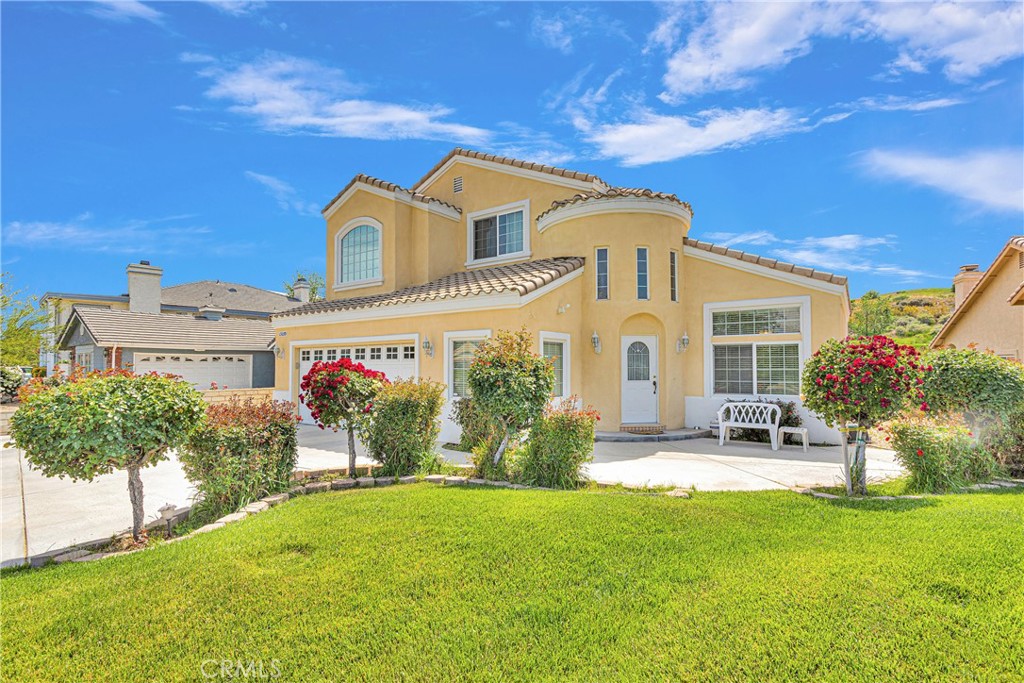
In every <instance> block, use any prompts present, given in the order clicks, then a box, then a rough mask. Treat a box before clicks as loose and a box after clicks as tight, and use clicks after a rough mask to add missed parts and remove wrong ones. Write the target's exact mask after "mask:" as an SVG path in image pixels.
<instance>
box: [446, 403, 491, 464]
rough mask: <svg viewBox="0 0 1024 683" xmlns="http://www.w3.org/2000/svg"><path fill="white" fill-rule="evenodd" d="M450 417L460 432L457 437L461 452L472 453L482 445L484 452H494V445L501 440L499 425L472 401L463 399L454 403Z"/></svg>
mask: <svg viewBox="0 0 1024 683" xmlns="http://www.w3.org/2000/svg"><path fill="white" fill-rule="evenodd" d="M452 417H453V418H454V419H455V422H456V423H457V424H458V425H459V428H460V429H461V430H462V435H461V436H460V437H459V446H460V447H461V448H462V450H464V451H472V450H473V449H474V448H476V447H477V446H479V445H481V444H483V445H484V447H485V448H484V450H486V451H489V452H491V453H493V452H494V448H496V444H497V443H498V442H499V441H500V440H501V435H500V432H501V425H499V424H498V423H497V422H496V421H495V420H493V419H491V418H489V417H488V416H487V415H486V414H485V413H484V412H483V411H481V410H479V409H478V408H477V407H476V404H474V403H473V399H471V398H468V397H464V398H460V399H458V400H457V401H455V406H454V407H453V408H452ZM492 444H494V445H492Z"/></svg>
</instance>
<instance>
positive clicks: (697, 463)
mask: <svg viewBox="0 0 1024 683" xmlns="http://www.w3.org/2000/svg"><path fill="white" fill-rule="evenodd" d="M0 439H2V437H0ZM0 443H2V441H0ZM346 443H347V440H346V435H345V434H344V433H343V432H338V433H335V432H331V431H321V430H320V429H318V428H316V427H313V426H309V425H300V426H299V460H298V464H297V468H298V469H306V470H311V469H327V468H333V467H344V466H346V465H347V464H348V456H347V455H346ZM357 452H358V453H363V452H365V450H364V449H363V447H362V445H361V444H359V445H358V446H357ZM442 452H443V453H444V455H445V457H447V458H448V459H449V460H451V461H452V462H454V463H457V464H464V463H466V454H465V453H460V452H458V451H450V450H443V451H442ZM358 462H359V464H367V463H368V462H370V461H369V460H368V459H366V458H365V457H362V456H360V457H359V458H358ZM588 469H589V474H590V476H591V477H592V478H594V479H596V480H597V481H608V482H616V483H622V484H631V485H649V486H677V487H683V488H689V487H691V486H692V487H695V488H697V489H699V490H702V491H722V490H741V491H753V490H761V489H782V488H787V487H791V486H811V485H831V484H834V483H836V482H839V481H841V479H842V455H841V451H840V449H839V447H833V448H811V449H810V450H809V452H808V453H806V454H805V453H804V452H803V451H802V449H800V448H799V447H795V446H783V447H782V450H779V451H772V450H771V448H769V447H768V445H767V444H752V443H742V442H732V443H731V444H729V445H727V446H724V447H719V445H718V441H717V440H715V439H692V440H689V441H670V442H664V441H662V442H637V443H605V442H602V443H597V444H595V448H594V462H593V463H591V464H590V465H589V466H588ZM899 474H901V470H900V467H899V465H898V464H896V463H895V461H894V460H893V457H892V454H891V453H890V452H889V451H884V450H877V449H868V476H869V477H870V478H873V479H882V478H889V477H893V476H898V475H899ZM142 481H143V486H144V488H145V508H146V520H147V521H150V520H153V519H156V518H157V517H158V516H159V514H158V513H157V509H158V508H160V507H161V506H163V505H164V504H166V503H172V504H174V505H176V506H184V505H188V504H190V501H191V499H192V496H193V495H194V494H195V488H194V487H193V486H192V485H191V484H190V483H189V482H188V480H187V479H185V475H184V472H183V471H182V469H181V465H180V464H179V463H178V461H177V459H176V458H174V457H173V456H172V457H171V459H170V460H167V461H165V462H162V463H160V464H159V465H157V466H155V467H151V468H148V469H146V470H144V471H143V473H142ZM0 489H2V490H0V493H2V496H0V563H2V564H3V565H4V566H7V565H9V564H16V563H20V562H21V561H22V560H23V559H24V558H26V557H31V556H33V555H38V554H42V553H46V552H50V551H52V550H56V549H59V548H66V547H68V546H71V545H74V544H76V543H85V542H88V541H93V540H99V539H105V538H110V537H111V536H113V535H115V534H117V533H120V532H121V531H124V530H126V529H128V528H129V527H130V526H131V507H130V505H129V502H128V478H127V475H126V474H125V473H124V472H115V473H113V474H108V475H104V476H102V477H98V478H97V479H96V480H95V481H93V482H72V481H71V480H69V479H50V478H47V477H44V476H43V475H42V474H40V473H39V472H38V471H35V470H32V469H31V468H30V467H29V466H28V463H27V462H26V461H25V459H24V456H23V455H22V453H21V451H19V450H18V449H15V448H4V449H3V451H2V454H0Z"/></svg>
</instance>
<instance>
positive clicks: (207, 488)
mask: <svg viewBox="0 0 1024 683" xmlns="http://www.w3.org/2000/svg"><path fill="white" fill-rule="evenodd" d="M297 421H298V418H297V417H296V416H295V405H294V404H293V403H287V402H284V401H261V402H256V401H253V400H252V399H249V400H246V401H239V400H238V399H234V400H232V401H230V402H228V403H217V404H212V405H208V406H207V407H206V421H205V423H204V424H203V425H202V426H200V427H199V428H198V429H197V430H196V431H195V432H193V433H192V435H191V436H190V437H189V439H188V442H187V443H186V445H185V448H183V449H181V451H180V452H179V453H178V459H179V460H180V461H181V464H182V467H183V468H184V470H185V476H187V477H188V478H189V480H190V481H192V482H193V483H195V485H196V488H197V489H199V492H200V493H201V494H202V496H203V497H202V501H201V502H200V503H198V504H197V505H196V506H195V508H193V511H192V515H193V517H196V516H198V517H199V518H200V519H216V518H217V517H220V516H222V515H224V514H227V513H229V512H234V511H235V510H237V509H238V508H239V507H241V506H243V505H246V504H247V503H251V502H252V501H254V500H257V499H258V498H262V497H263V496H266V495H268V494H271V493H277V492H278V491H283V490H284V489H286V488H288V485H289V481H290V479H291V474H292V470H294V469H295V461H296V460H297V459H298V441H297V435H296V428H295V425H296V422H297Z"/></svg>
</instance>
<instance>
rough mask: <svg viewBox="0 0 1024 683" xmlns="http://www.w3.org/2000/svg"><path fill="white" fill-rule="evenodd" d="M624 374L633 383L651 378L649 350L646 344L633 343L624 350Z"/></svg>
mask: <svg viewBox="0 0 1024 683" xmlns="http://www.w3.org/2000/svg"><path fill="white" fill-rule="evenodd" d="M626 374H627V375H628V379H630V380H634V381H635V380H648V379H650V378H651V350H650V349H649V348H647V344H644V343H643V342H641V341H635V342H633V343H632V344H630V345H629V348H628V349H626Z"/></svg>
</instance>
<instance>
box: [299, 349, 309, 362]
mask: <svg viewBox="0 0 1024 683" xmlns="http://www.w3.org/2000/svg"><path fill="white" fill-rule="evenodd" d="M299 360H302V361H308V360H309V349H302V351H301V352H299Z"/></svg>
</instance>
